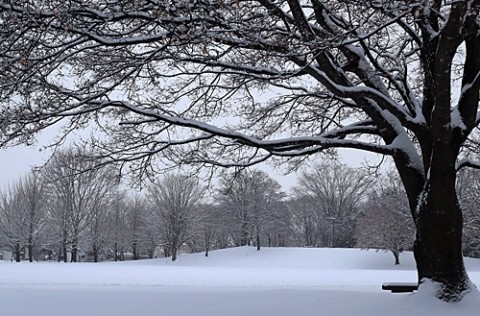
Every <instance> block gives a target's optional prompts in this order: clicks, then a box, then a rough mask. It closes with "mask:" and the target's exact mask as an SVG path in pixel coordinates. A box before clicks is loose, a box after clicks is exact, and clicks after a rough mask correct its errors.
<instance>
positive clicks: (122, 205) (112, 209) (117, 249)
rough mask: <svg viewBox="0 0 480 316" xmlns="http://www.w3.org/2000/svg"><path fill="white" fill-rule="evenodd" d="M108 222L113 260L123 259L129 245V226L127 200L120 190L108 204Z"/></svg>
mask: <svg viewBox="0 0 480 316" xmlns="http://www.w3.org/2000/svg"><path fill="white" fill-rule="evenodd" d="M108 222H109V228H110V229H109V234H110V238H109V239H110V247H111V248H112V250H113V260H114V261H123V260H124V259H125V256H124V254H125V251H127V249H128V247H129V235H128V233H129V228H128V207H127V201H126V198H125V194H124V192H122V191H117V192H116V193H115V195H114V197H113V199H112V200H111V202H110V204H109V211H108Z"/></svg>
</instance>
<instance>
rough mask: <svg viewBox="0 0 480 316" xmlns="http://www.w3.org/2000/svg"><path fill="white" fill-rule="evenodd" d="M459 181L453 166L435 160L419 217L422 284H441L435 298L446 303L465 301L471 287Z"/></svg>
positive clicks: (418, 255) (417, 254)
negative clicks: (466, 268) (463, 247)
mask: <svg viewBox="0 0 480 316" xmlns="http://www.w3.org/2000/svg"><path fill="white" fill-rule="evenodd" d="M442 160H443V161H442ZM439 163H440V164H439ZM455 179H456V173H455V168H454V165H453V163H450V164H448V163H445V161H444V159H432V165H431V172H430V174H429V177H428V176H427V180H426V182H425V185H424V189H423V192H422V194H421V195H420V199H419V201H418V203H419V205H418V209H417V211H418V213H417V214H418V216H417V217H416V227H417V235H416V240H415V244H414V255H415V260H416V263H417V271H418V279H419V282H420V283H422V282H425V281H426V280H430V281H433V282H435V283H438V285H439V288H438V290H437V292H436V293H435V295H436V296H437V297H438V298H440V299H442V300H444V301H459V300H461V299H462V298H463V296H464V295H465V294H466V293H467V292H468V291H469V290H470V287H471V285H470V281H469V279H468V276H467V273H466V270H465V266H464V262H463V255H462V228H463V217H462V211H461V209H460V206H459V203H458V199H457V195H456V190H455Z"/></svg>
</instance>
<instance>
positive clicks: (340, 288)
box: [0, 247, 480, 316]
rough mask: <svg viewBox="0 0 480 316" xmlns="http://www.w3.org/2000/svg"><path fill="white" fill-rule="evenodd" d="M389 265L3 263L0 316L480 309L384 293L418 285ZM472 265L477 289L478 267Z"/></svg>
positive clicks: (313, 257) (407, 264)
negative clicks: (390, 284)
mask: <svg viewBox="0 0 480 316" xmlns="http://www.w3.org/2000/svg"><path fill="white" fill-rule="evenodd" d="M393 262H394V261H393V256H392V255H391V254H389V253H384V252H376V251H361V250H359V249H318V248H315V249H305V248H264V249H262V250H261V251H259V252H257V251H256V250H255V248H252V247H240V248H233V249H225V250H217V251H212V252H211V253H210V256H209V257H205V256H204V255H203V254H189V255H181V256H180V257H179V259H178V261H177V262H171V261H170V260H169V259H166V258H163V259H153V260H140V261H129V262H106V263H99V264H95V263H76V264H65V263H51V262H50V263H33V264H30V263H27V262H24V263H20V264H17V263H11V262H0V273H1V279H0V297H1V304H0V314H1V315H7V314H10V315H32V314H34V315H54V314H56V311H61V310H68V311H69V315H115V316H119V315H162V316H163V315H167V316H178V315H195V316H197V315H199V316H201V315H208V316H220V315H221V316H236V315H238V316H239V315H245V316H247V315H248V316H250V315H253V316H255V315H259V316H265V315H275V316H283V315H285V316H286V315H292V314H299V315H302V316H307V315H322V316H323V315H332V316H333V315H335V316H343V315H358V316H364V315H369V316H370V315H393V316H395V315H406V314H409V315H422V316H429V315H452V314H455V315H461V316H465V315H472V313H475V314H476V313H477V312H478V310H480V296H479V295H478V293H475V295H470V296H469V297H467V298H466V299H465V300H464V301H462V303H460V304H445V303H441V302H438V301H436V300H435V299H433V298H432V297H431V296H430V293H428V291H424V292H422V291H421V292H420V293H418V294H413V295H412V294H391V293H388V292H385V291H382V290H381V284H382V283H384V282H387V281H404V282H405V281H406V282H412V281H415V280H416V271H415V264H414V260H413V256H412V254H411V253H404V254H402V256H401V265H400V266H395V265H394V264H393ZM466 263H467V267H468V269H469V273H470V276H471V278H472V280H473V281H474V282H476V283H480V260H477V259H467V260H466ZM39 306H40V307H39ZM71 311H72V313H71ZM159 311H162V312H161V313H159ZM52 312H53V313H52Z"/></svg>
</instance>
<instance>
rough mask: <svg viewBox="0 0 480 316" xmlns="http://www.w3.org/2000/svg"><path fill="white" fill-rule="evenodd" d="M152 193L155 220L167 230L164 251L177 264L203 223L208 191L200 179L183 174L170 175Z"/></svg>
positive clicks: (164, 233) (153, 187) (154, 184)
mask: <svg viewBox="0 0 480 316" xmlns="http://www.w3.org/2000/svg"><path fill="white" fill-rule="evenodd" d="M149 189H150V196H151V200H152V202H153V206H154V215H155V218H156V219H157V223H159V224H160V227H161V229H162V230H163V239H164V240H163V242H164V245H165V246H164V248H165V249H167V252H168V253H169V255H171V256H172V261H175V260H177V255H178V251H179V249H180V247H181V246H182V245H183V244H184V243H185V242H187V241H188V240H190V239H191V237H192V233H193V232H194V230H195V226H196V225H197V224H198V221H199V220H200V215H201V213H200V212H199V206H200V204H201V202H202V198H203V195H204V189H203V188H202V187H201V186H200V184H199V182H198V180H197V179H195V178H192V177H188V176H185V175H180V174H175V175H172V174H169V175H166V176H165V178H164V179H162V180H161V181H160V182H158V183H153V184H152V185H151V186H150V188H149Z"/></svg>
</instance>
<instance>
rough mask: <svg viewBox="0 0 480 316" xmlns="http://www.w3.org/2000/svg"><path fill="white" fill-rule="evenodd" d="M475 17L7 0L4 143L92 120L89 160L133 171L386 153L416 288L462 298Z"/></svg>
mask: <svg viewBox="0 0 480 316" xmlns="http://www.w3.org/2000/svg"><path fill="white" fill-rule="evenodd" d="M479 7H480V3H479V0H463V1H442V0H431V1H430V0H429V1H427V0H416V1H410V0H408V1H407V0H395V1H347V0H335V1H334V0H325V1H320V0H306V1H299V0H287V1H277V0H247V1H237V0H227V1H223V0H222V1H219V0H214V1H187V0H179V1H170V0H160V1H150V0H139V1H129V0H114V1H113V2H108V3H104V2H102V1H89V0H82V1H74V2H73V1H59V0H46V1H34V0H18V1H15V2H12V1H1V2H0V9H1V10H0V12H1V13H0V14H1V16H0V30H1V31H0V58H1V62H0V65H1V66H0V67H1V71H0V102H1V106H2V111H1V114H0V122H1V123H0V130H1V131H2V133H1V140H0V144H2V146H3V145H8V144H17V143H22V142H27V143H29V142H31V141H32V140H33V138H34V136H35V134H36V132H38V131H40V130H42V129H44V128H46V127H48V126H51V125H52V124H55V123H56V122H58V121H65V125H64V132H65V133H69V132H70V131H72V130H74V129H76V128H78V127H83V126H86V125H87V123H88V122H89V121H93V122H95V123H96V124H97V125H98V126H99V129H98V130H99V131H104V132H105V134H106V135H101V133H100V135H99V139H97V140H96V141H94V142H93V144H94V145H97V146H98V149H99V154H100V155H102V156H108V157H109V158H110V160H111V161H114V162H119V163H127V162H128V163H131V167H132V170H133V171H138V172H139V174H140V175H145V173H150V172H154V171H155V169H156V168H155V167H156V166H162V165H161V164H152V160H153V159H159V160H162V161H163V162H165V163H168V162H171V163H173V164H177V163H185V162H191V163H199V164H200V165H201V164H209V165H212V164H213V165H222V166H241V167H244V166H248V165H253V164H255V163H258V162H260V161H265V160H266V159H268V158H271V157H273V156H277V157H302V156H303V157H305V156H308V155H312V154H315V153H318V152H322V151H325V150H328V149H331V148H346V147H348V148H355V149H361V150H366V151H370V152H374V153H378V154H382V155H387V156H389V157H391V158H392V159H393V161H394V163H395V166H396V168H397V170H398V172H399V175H400V177H401V179H402V182H403V185H404V187H405V191H406V193H407V197H408V200H409V206H410V211H411V216H412V217H413V219H414V222H415V224H416V229H417V233H416V241H415V247H414V252H415V259H416V262H417V269H418V279H419V281H421V280H432V281H434V282H435V283H436V284H438V285H439V286H438V291H437V294H436V295H437V297H438V298H439V299H442V300H444V301H459V300H461V299H462V298H463V296H464V294H466V293H468V292H469V291H470V290H471V289H472V286H471V284H470V281H469V278H468V276H467V273H466V271H465V268H464V264H463V257H462V251H461V249H462V245H461V242H462V225H463V222H462V210H461V209H460V207H459V205H458V198H457V194H456V188H455V183H456V173H457V170H459V169H460V168H462V167H465V166H473V167H479V166H480V164H479V163H477V162H474V161H471V160H468V159H467V160H463V159H462V154H463V153H464V152H465V151H468V150H469V149H470V147H469V146H465V145H466V144H468V142H469V136H470V135H471V134H472V131H474V129H475V128H476V127H477V126H478V124H479V122H480V120H478V118H477V111H478V106H479V88H480V75H479V73H480V59H479V58H478V53H477V52H478V51H479V49H480V32H479V30H480V17H479V16H480V13H479V11H480V9H479ZM460 55H461V56H462V58H457V57H458V56H460ZM65 77H66V78H68V80H67V79H63V78H65ZM272 90H273V91H274V95H273V96H272V97H271V98H270V97H265V94H266V93H267V91H272ZM454 91H458V94H456V95H454V94H453V92H454ZM257 96H258V97H257ZM232 114H234V115H235V116H236V117H238V118H239V119H238V120H236V121H235V122H237V123H238V124H234V122H233V121H232V120H228V119H226V118H228V117H229V116H231V115H232ZM107 136H108V137H107ZM359 136H363V137H359ZM62 139H63V138H60V140H62ZM432 218H433V220H432Z"/></svg>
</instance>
